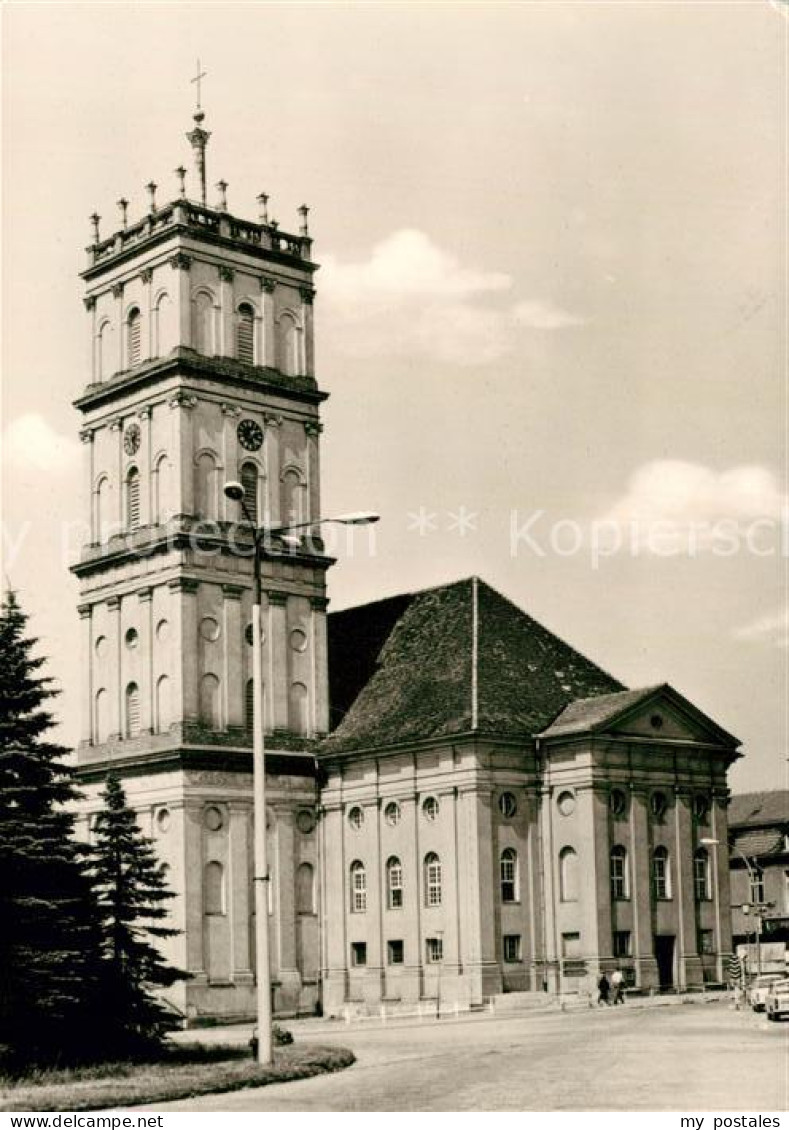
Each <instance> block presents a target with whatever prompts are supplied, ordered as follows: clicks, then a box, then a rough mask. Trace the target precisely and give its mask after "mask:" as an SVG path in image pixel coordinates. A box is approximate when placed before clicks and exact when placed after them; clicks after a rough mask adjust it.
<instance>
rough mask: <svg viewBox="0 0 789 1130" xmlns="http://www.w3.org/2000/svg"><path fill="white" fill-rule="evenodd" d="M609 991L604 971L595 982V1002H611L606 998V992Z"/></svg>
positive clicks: (609, 986) (609, 987)
mask: <svg viewBox="0 0 789 1130" xmlns="http://www.w3.org/2000/svg"><path fill="white" fill-rule="evenodd" d="M610 991H611V985H610V983H609V981H608V978H607V977H606V975H605V973H602V974H601V975H600V980H599V981H598V982H597V1003H598V1004H606V1005H607V1004H610V1003H611V1002H610V1001H609V999H608V994H609V993H610Z"/></svg>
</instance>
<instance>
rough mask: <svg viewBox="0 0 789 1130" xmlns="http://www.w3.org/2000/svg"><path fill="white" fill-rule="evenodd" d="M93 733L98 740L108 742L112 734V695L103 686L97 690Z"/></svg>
mask: <svg viewBox="0 0 789 1130" xmlns="http://www.w3.org/2000/svg"><path fill="white" fill-rule="evenodd" d="M93 733H94V738H95V740H96V741H97V742H106V740H107V738H108V737H109V734H110V696H109V695H108V694H107V692H106V690H104V688H103V687H102V688H101V690H98V691H96V709H95V718H94V722H93Z"/></svg>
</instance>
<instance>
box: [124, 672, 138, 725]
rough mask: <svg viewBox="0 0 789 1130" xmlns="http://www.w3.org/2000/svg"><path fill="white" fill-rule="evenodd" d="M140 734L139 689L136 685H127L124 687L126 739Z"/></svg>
mask: <svg viewBox="0 0 789 1130" xmlns="http://www.w3.org/2000/svg"><path fill="white" fill-rule="evenodd" d="M139 732H140V688H139V687H138V686H137V684H136V683H129V685H128V686H127V687H126V725H125V733H126V737H127V738H133V737H135V736H136V735H137V734H139Z"/></svg>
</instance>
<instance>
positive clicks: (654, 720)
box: [649, 714, 663, 730]
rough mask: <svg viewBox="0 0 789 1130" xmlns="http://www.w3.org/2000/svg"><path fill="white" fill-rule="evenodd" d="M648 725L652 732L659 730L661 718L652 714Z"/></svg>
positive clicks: (661, 726)
mask: <svg viewBox="0 0 789 1130" xmlns="http://www.w3.org/2000/svg"><path fill="white" fill-rule="evenodd" d="M649 724H650V726H651V727H652V729H653V730H660V729H662V728H663V718H662V716H661V715H660V714H653V715H652V717H651V718H650V719H649Z"/></svg>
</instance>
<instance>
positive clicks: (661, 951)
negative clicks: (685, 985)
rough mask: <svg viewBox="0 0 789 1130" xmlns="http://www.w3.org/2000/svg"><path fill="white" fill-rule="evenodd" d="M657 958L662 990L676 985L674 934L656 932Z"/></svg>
mask: <svg viewBox="0 0 789 1130" xmlns="http://www.w3.org/2000/svg"><path fill="white" fill-rule="evenodd" d="M654 941H655V960H656V961H657V967H658V981H659V983H660V988H661V990H666V989H671V988H673V986H674V935H673V934H655V938H654Z"/></svg>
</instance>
